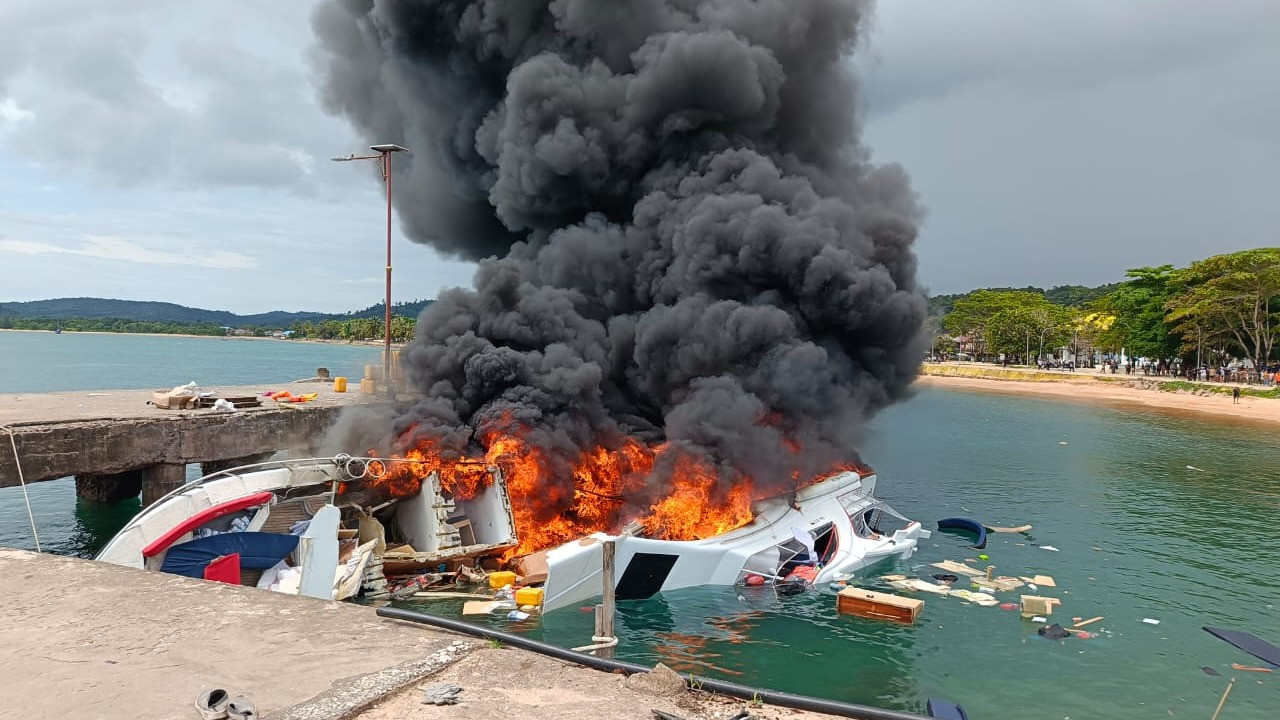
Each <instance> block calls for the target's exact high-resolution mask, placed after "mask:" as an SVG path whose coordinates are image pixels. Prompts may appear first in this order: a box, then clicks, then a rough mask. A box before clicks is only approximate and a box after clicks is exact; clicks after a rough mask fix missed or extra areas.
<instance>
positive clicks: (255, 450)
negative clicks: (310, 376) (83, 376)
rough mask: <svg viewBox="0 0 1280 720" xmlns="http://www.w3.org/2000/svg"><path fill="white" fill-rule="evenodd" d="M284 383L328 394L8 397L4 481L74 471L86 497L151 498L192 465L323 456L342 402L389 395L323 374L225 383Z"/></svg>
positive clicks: (0, 426)
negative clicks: (185, 403) (339, 385)
mask: <svg viewBox="0 0 1280 720" xmlns="http://www.w3.org/2000/svg"><path fill="white" fill-rule="evenodd" d="M281 389H287V390H289V391H290V392H292V393H293V394H295V395H301V394H304V393H312V392H315V393H319V397H318V398H316V399H315V400H313V401H311V402H307V403H298V404H289V405H287V406H284V405H280V404H278V403H276V402H275V401H272V400H270V399H267V398H261V399H262V407H256V408H243V409H238V410H235V411H232V412H222V411H217V410H212V409H190V410H161V409H159V408H157V407H155V406H154V405H150V404H148V401H149V400H151V392H150V391H148V390H112V391H105V392H89V391H84V392H62V393H44V394H40V393H37V394H10V395H0V487H10V486H13V485H17V484H19V482H21V481H25V482H28V483H34V482H43V481H46V480H54V479H57V478H62V477H68V476H74V477H75V478H76V491H77V494H78V495H79V496H80V497H81V498H83V499H86V500H92V501H97V502H118V501H120V500H122V499H124V498H128V497H137V496H138V494H139V493H141V494H142V496H143V501H144V502H150V501H151V500H154V499H156V498H159V497H161V496H162V495H164V494H165V493H167V492H169V491H170V490H172V489H173V488H175V487H177V486H178V485H181V484H182V482H183V481H184V479H185V476H186V466H187V465H188V464H190V463H200V464H201V465H202V469H203V470H204V473H205V474H207V473H209V472H215V471H217V470H223V469H226V468H229V467H235V466H237V465H243V464H247V463H249V462H257V461H261V460H264V459H266V458H269V457H271V455H273V454H274V453H276V452H278V451H281V450H285V451H289V452H291V454H294V455H311V454H315V453H317V452H319V451H320V447H319V444H320V441H321V439H322V438H323V436H324V434H325V431H326V430H327V429H328V428H329V427H330V426H331V425H332V424H333V422H334V421H335V420H336V419H337V417H338V414H339V413H340V412H341V411H342V409H343V408H345V407H347V406H350V405H354V404H361V403H378V402H383V400H381V399H379V398H376V397H374V396H369V395H361V394H360V393H359V392H346V393H336V392H334V391H333V388H332V385H331V384H329V383H321V382H315V383H285V384H280V385H260V386H249V387H234V388H217V389H216V390H217V392H218V395H219V396H222V397H247V396H261V395H262V393H263V392H265V391H269V390H281ZM10 433H12V435H13V445H16V447H17V456H16V458H15V454H14V451H13V445H10V438H9V435H10ZM19 467H21V478H20V477H19V472H18V470H19Z"/></svg>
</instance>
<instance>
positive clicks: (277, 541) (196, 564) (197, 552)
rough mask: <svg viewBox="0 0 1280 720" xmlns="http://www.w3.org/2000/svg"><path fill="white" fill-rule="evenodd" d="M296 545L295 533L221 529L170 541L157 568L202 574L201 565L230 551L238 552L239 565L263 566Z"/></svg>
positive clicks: (166, 570) (174, 571)
mask: <svg viewBox="0 0 1280 720" xmlns="http://www.w3.org/2000/svg"><path fill="white" fill-rule="evenodd" d="M297 547H298V536H297V535H284V534H280V533H264V532H237V533H222V534H220V535H212V536H210V537H203V538H196V539H195V540H191V541H188V542H184V543H182V544H181V545H174V546H173V547H171V548H169V551H168V552H167V553H165V556H164V564H163V565H161V567H160V570H161V571H163V572H167V573H172V574H174V575H185V576H187V577H193V578H202V577H204V568H205V566H206V565H208V564H209V563H210V562H211V561H212V560H215V559H217V558H219V557H222V556H223V555H230V554H232V553H239V554H240V567H241V568H242V569H245V570H266V569H267V568H269V567H272V566H274V565H275V564H276V563H278V562H280V561H281V560H283V559H284V558H285V557H286V556H287V555H288V554H289V553H291V552H293V551H294V549H295V548H297Z"/></svg>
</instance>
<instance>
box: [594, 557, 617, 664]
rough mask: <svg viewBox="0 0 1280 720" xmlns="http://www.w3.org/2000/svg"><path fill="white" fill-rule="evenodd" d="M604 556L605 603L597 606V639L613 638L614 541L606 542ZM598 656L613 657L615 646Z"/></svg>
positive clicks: (602, 649) (602, 650)
mask: <svg viewBox="0 0 1280 720" xmlns="http://www.w3.org/2000/svg"><path fill="white" fill-rule="evenodd" d="M601 553H602V554H603V556H604V573H603V575H604V598H603V600H604V602H602V603H601V604H599V605H597V606H596V637H597V638H613V637H615V636H614V634H613V632H614V630H613V614H614V597H613V555H614V544H613V541H612V540H606V541H605V542H604V546H603V547H602V548H601ZM597 655H598V656H599V657H603V658H611V657H613V646H609V647H603V648H600V649H599V650H598V651H597Z"/></svg>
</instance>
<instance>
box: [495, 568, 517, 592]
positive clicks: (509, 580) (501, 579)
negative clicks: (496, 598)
mask: <svg viewBox="0 0 1280 720" xmlns="http://www.w3.org/2000/svg"><path fill="white" fill-rule="evenodd" d="M515 584H516V574H515V573H513V572H511V571H510V570H499V571H498V572H494V573H489V588H490V589H492V590H498V589H500V588H502V587H505V586H507V585H515Z"/></svg>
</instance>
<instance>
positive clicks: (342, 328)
mask: <svg viewBox="0 0 1280 720" xmlns="http://www.w3.org/2000/svg"><path fill="white" fill-rule="evenodd" d="M386 324H387V323H386V317H385V316H384V317H376V318H375V317H362V318H352V319H350V320H325V321H324V322H300V323H294V324H293V326H292V327H290V328H289V329H290V330H292V331H293V334H292V335H291V336H290V337H292V338H299V339H302V338H307V339H313V340H351V341H355V340H383V339H385V338H386ZM414 325H415V321H414V319H413V318H410V317H405V316H403V315H392V316H391V341H392V342H408V341H409V340H412V339H413V328H414Z"/></svg>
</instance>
